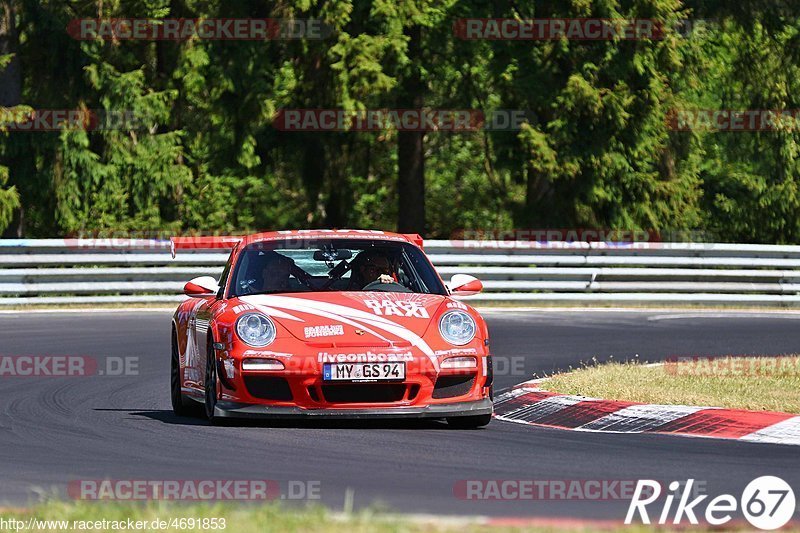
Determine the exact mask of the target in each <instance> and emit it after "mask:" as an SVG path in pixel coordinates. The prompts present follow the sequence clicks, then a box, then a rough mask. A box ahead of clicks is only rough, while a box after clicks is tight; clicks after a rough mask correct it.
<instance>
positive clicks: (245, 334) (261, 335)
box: [236, 313, 275, 347]
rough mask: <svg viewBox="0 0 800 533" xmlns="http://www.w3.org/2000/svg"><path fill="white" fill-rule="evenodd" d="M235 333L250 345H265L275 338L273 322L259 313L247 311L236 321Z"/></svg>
mask: <svg viewBox="0 0 800 533" xmlns="http://www.w3.org/2000/svg"><path fill="white" fill-rule="evenodd" d="M236 334H237V335H239V338H240V339H242V342H244V343H245V344H249V345H250V346H258V347H260V346H266V345H268V344H269V343H271V342H272V341H274V340H275V324H273V323H272V320H270V319H269V318H267V317H266V316H265V315H262V314H261V313H247V314H245V315H242V316H240V317H239V319H238V320H237V321H236Z"/></svg>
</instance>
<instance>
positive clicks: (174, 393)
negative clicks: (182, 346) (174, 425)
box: [169, 330, 199, 416]
mask: <svg viewBox="0 0 800 533" xmlns="http://www.w3.org/2000/svg"><path fill="white" fill-rule="evenodd" d="M170 359H171V362H170V376H169V377H170V394H169V396H170V401H171V402H172V412H173V413H175V416H197V414H198V411H199V410H198V408H197V402H193V401H192V400H190V399H189V398H187V397H186V396H185V395H184V394H183V392H181V380H180V354H179V353H178V338H177V336H176V335H175V331H174V330H173V331H172V357H171V358H170Z"/></svg>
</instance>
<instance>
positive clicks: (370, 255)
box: [356, 251, 395, 289]
mask: <svg viewBox="0 0 800 533" xmlns="http://www.w3.org/2000/svg"><path fill="white" fill-rule="evenodd" d="M362 256H363V257H362ZM357 259H358V265H357V266H356V273H357V274H358V279H359V282H360V287H358V288H359V289H363V288H364V287H366V286H367V285H369V284H370V283H376V282H377V283H395V278H394V276H393V275H392V274H393V272H392V270H393V269H392V265H391V263H390V262H389V258H388V257H386V255H385V254H383V253H381V252H377V251H374V252H361V254H359V256H358V258H357Z"/></svg>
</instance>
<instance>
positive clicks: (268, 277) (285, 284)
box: [261, 251, 294, 292]
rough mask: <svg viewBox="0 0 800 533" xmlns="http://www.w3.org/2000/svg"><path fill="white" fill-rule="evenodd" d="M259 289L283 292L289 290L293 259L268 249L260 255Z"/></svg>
mask: <svg viewBox="0 0 800 533" xmlns="http://www.w3.org/2000/svg"><path fill="white" fill-rule="evenodd" d="M262 261H263V263H262V267H261V280H262V286H261V290H262V291H264V292H284V291H287V290H289V276H290V274H291V272H292V267H293V266H294V260H293V259H292V258H290V257H286V256H285V255H281V254H279V253H278V252H273V251H269V252H267V253H266V254H264V256H263V257H262Z"/></svg>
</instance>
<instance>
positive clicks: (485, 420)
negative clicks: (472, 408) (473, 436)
mask: <svg viewBox="0 0 800 533" xmlns="http://www.w3.org/2000/svg"><path fill="white" fill-rule="evenodd" d="M491 421H492V415H491V414H488V415H474V416H454V417H451V418H448V419H447V425H449V426H450V427H452V428H454V429H477V428H482V427H483V426H485V425H487V424H489V422H491Z"/></svg>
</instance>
